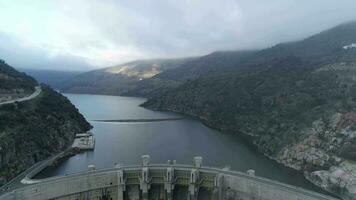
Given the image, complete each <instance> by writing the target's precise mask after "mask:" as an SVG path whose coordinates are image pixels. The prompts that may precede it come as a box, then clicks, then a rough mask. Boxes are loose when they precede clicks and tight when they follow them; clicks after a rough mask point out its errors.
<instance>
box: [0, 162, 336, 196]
mask: <svg viewBox="0 0 356 200" xmlns="http://www.w3.org/2000/svg"><path fill="white" fill-rule="evenodd" d="M31 178H32V177H27V178H25V179H27V180H26V181H25V182H27V183H31ZM27 199H29V200H45V199H46V200H47V199H60V200H94V199H95V200H106V199H107V200H110V199H112V200H149V199H150V200H151V199H152V200H153V199H155V200H180V199H187V200H197V199H202V200H335V198H333V197H330V196H326V195H322V194H319V193H315V192H311V191H307V190H304V189H301V188H298V187H294V186H290V185H286V184H283V183H279V182H276V181H272V180H268V179H265V178H261V177H257V176H255V175H254V171H253V170H249V171H248V172H247V173H241V172H234V171H229V170H227V169H217V168H208V167H203V166H202V158H201V157H195V158H194V162H193V165H177V164H176V163H175V162H173V164H171V163H170V162H169V163H168V164H162V165H155V164H150V163H149V156H142V165H139V166H120V165H116V166H115V168H113V169H107V170H95V169H94V168H93V167H92V168H91V169H90V170H89V171H87V172H82V173H77V174H71V175H66V176H61V177H51V178H46V179H40V180H34V181H33V182H32V183H31V184H26V185H25V186H24V187H21V188H18V189H16V190H14V191H12V192H9V193H6V194H4V195H2V196H0V200H27Z"/></svg>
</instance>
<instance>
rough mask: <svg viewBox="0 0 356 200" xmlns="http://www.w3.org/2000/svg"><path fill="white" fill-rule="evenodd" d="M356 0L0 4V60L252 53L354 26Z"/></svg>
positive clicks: (70, 64) (53, 63)
mask: <svg viewBox="0 0 356 200" xmlns="http://www.w3.org/2000/svg"><path fill="white" fill-rule="evenodd" d="M355 8H356V0H125V1H124V0H122V1H120V0H115V1H114V0H0V58H3V59H5V60H6V61H7V62H8V63H9V64H11V65H13V66H15V67H27V68H46V69H56V70H61V69H63V70H68V69H69V70H83V69H89V68H99V67H107V66H112V65H115V64H119V63H123V62H127V61H130V60H134V59H143V58H160V57H164V58H169V57H183V56H195V55H202V54H207V53H210V52H212V51H216V50H231V49H256V48H264V47H269V46H271V45H274V44H276V43H280V42H285V41H290V40H296V39H301V38H304V37H307V36H310V35H312V34H315V33H318V32H320V31H322V30H324V29H327V28H330V27H332V26H335V25H337V24H339V23H343V22H347V21H350V20H356V11H355Z"/></svg>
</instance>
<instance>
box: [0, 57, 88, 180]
mask: <svg viewBox="0 0 356 200" xmlns="http://www.w3.org/2000/svg"><path fill="white" fill-rule="evenodd" d="M0 72H1V78H2V79H5V80H6V84H3V83H4V82H2V81H3V80H1V84H2V85H1V87H2V88H6V91H14V90H15V89H16V90H21V91H25V93H26V92H27V91H33V90H34V86H35V85H36V84H37V83H36V81H34V79H32V78H31V77H28V76H26V75H25V74H22V73H19V72H17V71H16V70H14V69H13V68H12V67H10V66H8V65H7V64H5V63H4V62H2V63H1V65H0ZM2 91H5V90H2ZM1 94H2V95H6V94H7V93H1ZM90 128H91V126H90V124H89V123H88V122H87V121H86V120H85V119H84V117H83V116H82V115H81V114H80V113H79V112H78V110H77V109H76V108H75V107H74V106H73V105H72V104H71V103H70V101H69V100H68V99H67V98H66V97H64V96H62V95H61V94H59V93H57V92H55V91H53V90H52V89H50V88H48V87H46V86H42V92H41V93H40V95H39V96H37V97H36V98H34V99H31V100H29V101H24V102H17V103H12V104H6V105H0V185H2V184H4V183H6V182H7V181H8V180H10V179H11V178H13V177H14V176H16V175H17V174H19V173H20V172H22V171H23V170H25V169H26V168H28V167H30V166H31V165H33V164H34V163H36V162H38V161H40V160H43V159H45V158H47V157H49V156H50V155H53V154H55V153H57V152H60V151H62V150H64V149H66V148H67V147H68V146H70V145H71V143H72V141H73V140H74V137H75V134H76V133H80V132H84V131H87V130H89V129H90Z"/></svg>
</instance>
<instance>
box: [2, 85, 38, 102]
mask: <svg viewBox="0 0 356 200" xmlns="http://www.w3.org/2000/svg"><path fill="white" fill-rule="evenodd" d="M41 92H42V89H41V86H36V87H35V91H34V92H33V93H32V94H31V95H30V96H26V97H21V98H17V99H12V100H10V101H5V102H1V103H0V106H2V105H6V104H11V103H15V102H23V101H28V100H31V99H33V98H36V97H37V96H38V95H39V94H41Z"/></svg>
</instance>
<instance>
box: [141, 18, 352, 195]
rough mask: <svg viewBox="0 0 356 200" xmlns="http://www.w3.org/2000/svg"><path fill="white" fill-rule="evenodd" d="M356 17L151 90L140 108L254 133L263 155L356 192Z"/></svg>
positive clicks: (328, 185) (327, 185) (342, 191)
mask: <svg viewBox="0 0 356 200" xmlns="http://www.w3.org/2000/svg"><path fill="white" fill-rule="evenodd" d="M354 44H356V22H353V23H348V24H343V25H340V26H338V27H335V28H333V29H331V30H328V31H324V32H322V33H320V34H317V35H315V36H313V37H310V38H307V39H305V40H302V41H299V42H293V43H287V44H280V45H277V46H274V47H272V48H269V49H265V50H262V51H259V52H257V53H254V54H253V55H251V56H249V58H248V59H247V60H245V61H244V62H243V63H239V64H238V66H237V68H236V69H237V70H235V72H229V73H219V74H215V75H214V74H213V75H210V76H205V77H201V78H198V79H196V80H193V81H189V82H187V83H185V84H183V85H181V86H179V87H178V88H177V89H173V90H169V91H163V92H159V93H156V94H155V96H153V97H152V98H150V99H149V100H148V101H147V102H146V103H144V105H143V106H145V107H148V108H152V109H158V110H168V111H174V112H179V113H184V114H188V115H191V116H196V117H198V118H200V119H201V120H202V121H204V122H205V123H206V124H207V125H209V126H212V127H215V128H217V129H220V130H222V131H225V132H230V133H236V134H245V135H249V136H251V140H252V142H253V143H254V144H255V145H256V146H257V147H258V149H259V150H260V151H261V152H263V153H264V154H266V155H267V156H269V157H271V158H273V159H275V160H277V161H278V162H280V163H282V164H284V165H286V166H289V167H292V168H294V169H297V170H302V171H304V172H305V175H306V177H307V178H308V179H309V180H311V181H312V182H313V183H315V184H317V185H319V186H320V187H322V188H324V189H326V190H328V191H331V192H334V193H335V194H338V195H339V196H341V197H343V198H356V194H355V193H354V191H355V189H356V186H355V184H354V183H356V182H355V181H356V172H355V170H353V169H356V165H355V164H353V163H354V162H355V161H356V128H355V127H356V117H355V116H356V96H355V94H356V48H355V46H356V45H354Z"/></svg>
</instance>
